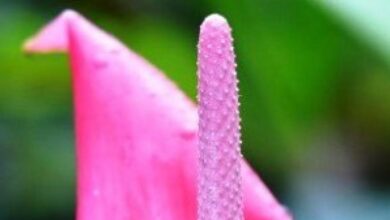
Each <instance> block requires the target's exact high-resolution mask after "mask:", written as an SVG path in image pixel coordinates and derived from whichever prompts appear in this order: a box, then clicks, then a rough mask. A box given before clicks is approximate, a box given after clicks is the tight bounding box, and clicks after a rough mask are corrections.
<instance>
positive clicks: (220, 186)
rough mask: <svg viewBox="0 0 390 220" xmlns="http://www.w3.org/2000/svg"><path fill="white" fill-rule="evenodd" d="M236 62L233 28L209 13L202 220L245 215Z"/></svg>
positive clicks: (201, 48) (202, 45) (202, 95)
mask: <svg viewBox="0 0 390 220" xmlns="http://www.w3.org/2000/svg"><path fill="white" fill-rule="evenodd" d="M235 65H236V63H235V55H234V51H233V44H232V36H231V30H230V27H229V25H228V23H227V22H226V20H225V18H223V17H222V16H220V15H216V14H214V15H210V16H209V17H207V18H206V19H205V21H204V22H203V24H202V25H201V28H200V36H199V43H198V101H199V110H198V112H199V123H198V124H199V126H198V128H199V143H198V146H199V182H198V192H199V193H198V219H199V220H225V219H232V220H241V219H243V204H242V186H241V163H240V159H241V149H240V128H239V126H240V122H239V120H240V118H239V117H240V116H239V112H238V87H237V77H236V68H235Z"/></svg>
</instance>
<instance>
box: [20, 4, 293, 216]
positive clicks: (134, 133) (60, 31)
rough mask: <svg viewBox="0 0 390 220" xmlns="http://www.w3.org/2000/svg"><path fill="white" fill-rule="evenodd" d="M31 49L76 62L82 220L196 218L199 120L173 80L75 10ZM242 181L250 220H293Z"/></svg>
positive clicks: (252, 182) (252, 181) (250, 180)
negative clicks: (62, 55)
mask: <svg viewBox="0 0 390 220" xmlns="http://www.w3.org/2000/svg"><path fill="white" fill-rule="evenodd" d="M129 31H131V30H129ZM24 49H25V50H26V51H27V52H31V53H32V52H50V51H67V52H69V54H70V63H71V69H72V73H73V74H72V77H73V90H74V105H75V126H76V153H77V156H76V157H77V219H78V220H128V219H137V220H138V219H142V220H183V219H186V220H187V219H188V220H191V219H193V220H194V219H196V218H197V217H196V216H197V214H196V210H197V208H196V204H197V203H196V191H197V190H196V185H197V175H196V172H197V169H196V167H197V156H196V155H197V153H196V152H197V140H198V139H197V110H196V108H195V105H194V104H193V103H192V102H191V101H190V100H189V99H188V98H187V97H185V96H184V95H183V93H182V92H181V91H180V90H178V88H177V87H176V86H175V85H174V84H173V83H172V82H171V81H170V80H168V79H167V78H166V77H165V76H164V75H163V74H162V73H161V72H160V71H159V70H158V69H156V68H155V67H154V66H152V65H150V64H149V63H148V62H147V61H145V60H144V59H142V58H141V57H139V56H138V55H137V54H135V53H134V52H132V51H130V50H129V49H127V48H126V47H125V46H124V45H123V44H121V43H120V42H119V41H118V40H116V39H115V38H114V37H112V36H111V35H109V34H107V33H105V32H103V31H102V30H100V29H99V28H97V27H96V26H94V25H92V24H91V23H89V22H88V21H87V20H85V19H84V18H83V17H82V16H80V15H79V14H77V13H75V12H73V11H69V10H68V11H65V12H64V13H62V14H61V15H60V16H59V17H57V18H56V19H55V20H53V21H52V22H51V23H49V24H48V25H47V26H45V27H44V28H43V29H42V30H41V31H40V32H38V34H37V35H35V36H34V37H33V38H30V39H29V40H28V41H27V42H26V44H25V47H24ZM172 62H174V61H172ZM242 172H243V190H244V195H243V197H244V214H245V218H246V219H250V220H279V219H280V220H284V219H290V218H289V217H288V215H287V214H286V212H285V210H284V208H283V207H282V206H280V205H279V203H278V202H277V201H276V200H275V199H274V197H273V196H272V194H271V193H270V192H269V190H268V189H267V188H266V187H265V186H264V184H263V183H262V182H261V181H260V180H259V179H258V177H257V176H256V175H255V174H254V173H253V172H252V171H251V170H250V168H249V167H248V166H247V165H246V163H245V162H243V167H242Z"/></svg>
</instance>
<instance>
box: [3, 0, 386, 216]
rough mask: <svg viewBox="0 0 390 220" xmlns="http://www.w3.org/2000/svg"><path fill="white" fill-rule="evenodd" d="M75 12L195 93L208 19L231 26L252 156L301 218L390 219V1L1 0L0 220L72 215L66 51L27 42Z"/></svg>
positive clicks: (247, 147) (248, 152)
mask: <svg viewBox="0 0 390 220" xmlns="http://www.w3.org/2000/svg"><path fill="white" fill-rule="evenodd" d="M65 8H73V9H75V10H77V11H79V12H80V13H82V14H84V15H85V16H86V17H87V18H89V19H90V20H92V21H93V22H94V23H96V24H98V25H99V26H100V27H102V28H104V29H105V30H107V31H109V32H111V33H113V34H114V35H115V36H117V37H118V38H119V39H121V40H122V41H124V42H125V43H126V44H127V45H128V46H129V47H130V48H132V49H133V50H135V51H136V52H138V53H140V54H141V55H143V56H144V57H146V58H147V59H149V60H150V61H151V62H152V63H154V64H155V65H156V66H158V67H159V68H160V69H162V70H163V71H164V72H165V73H166V74H167V75H168V76H169V77H170V78H172V79H173V80H174V81H176V82H177V84H178V85H179V86H180V87H181V88H182V89H183V90H184V91H185V92H186V93H187V94H188V95H189V96H190V97H191V98H193V99H194V97H195V93H196V90H195V88H196V75H195V72H196V67H195V60H196V43H197V42H196V41H197V35H198V28H199V24H200V23H201V22H202V20H203V18H204V17H205V16H206V15H208V14H210V13H213V12H218V13H221V14H223V15H224V16H226V17H227V19H228V20H229V22H230V23H231V25H232V27H233V35H234V38H235V46H236V52H237V59H238V72H239V78H240V89H241V95H242V96H241V102H242V105H241V106H242V108H241V112H242V118H243V151H244V155H245V157H246V158H247V159H248V160H249V161H250V163H251V164H252V165H253V166H254V167H255V168H256V169H257V170H258V171H259V173H260V175H261V176H262V177H263V179H264V181H265V182H266V183H267V184H268V185H269V186H270V188H271V189H272V190H273V191H274V192H275V194H276V195H277V196H278V198H280V200H281V201H282V202H283V203H284V204H286V205H287V206H288V207H289V209H290V210H291V212H292V213H293V214H294V216H295V219H302V220H313V219H315V220H349V219H353V220H372V219H375V220H388V219H390V74H389V73H390V69H389V67H390V2H389V1H386V0H372V1H356V0H343V1H339V0H316V1H313V0H306V1H304V0H302V1H300V0H288V1H283V0H242V1H236V0H225V1H212V0H200V1H196V0H188V1H175V0H112V1H103V0H89V1H77V2H76V1H71V0H57V1H51V0H41V1H38V0H15V1H4V0H0V74H1V79H0V219H4V220H11V219H15V220H23V219H41V220H43V219H59V220H61V219H74V199H75V198H74V197H75V195H74V194H75V183H74V182H75V179H74V176H75V170H74V136H73V124H72V122H73V119H72V98H71V85H70V74H69V67H68V62H67V57H66V56H65V55H45V56H31V57H29V56H26V55H25V54H23V53H22V51H21V45H22V43H23V41H24V39H26V37H28V36H30V35H32V34H33V33H35V32H36V31H37V29H38V28H40V27H41V26H42V25H43V24H45V23H46V22H47V21H49V20H50V19H51V18H53V17H54V16H55V15H57V14H58V13H59V12H60V11H62V10H63V9H65Z"/></svg>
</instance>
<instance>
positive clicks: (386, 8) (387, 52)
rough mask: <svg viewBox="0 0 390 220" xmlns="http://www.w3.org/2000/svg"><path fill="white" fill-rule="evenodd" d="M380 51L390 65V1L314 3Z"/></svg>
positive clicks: (328, 0) (350, 0)
mask: <svg viewBox="0 0 390 220" xmlns="http://www.w3.org/2000/svg"><path fill="white" fill-rule="evenodd" d="M314 2H316V3H318V4H319V5H320V6H322V7H324V8H325V9H326V10H328V11H330V12H331V13H332V14H333V15H334V16H335V17H336V18H338V19H340V21H341V22H342V23H344V24H345V25H346V26H347V27H348V28H349V29H350V30H352V31H353V32H354V33H356V34H357V35H358V36H359V37H360V38H361V39H362V40H364V41H365V42H367V43H368V44H369V45H371V46H372V47H373V49H375V50H376V51H378V52H379V53H380V54H381V55H382V56H383V57H384V58H385V59H386V61H387V62H388V63H389V64H390V1H388V0H370V1H364V0H317V1H314Z"/></svg>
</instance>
